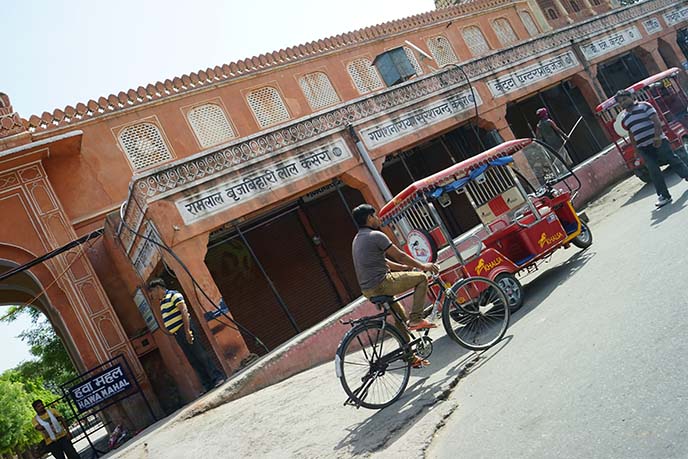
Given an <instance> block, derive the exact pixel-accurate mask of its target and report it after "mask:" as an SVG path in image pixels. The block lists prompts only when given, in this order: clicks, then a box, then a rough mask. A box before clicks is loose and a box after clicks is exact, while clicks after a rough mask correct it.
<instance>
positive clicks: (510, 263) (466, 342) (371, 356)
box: [335, 139, 592, 408]
mask: <svg viewBox="0 0 688 459" xmlns="http://www.w3.org/2000/svg"><path fill="white" fill-rule="evenodd" d="M570 183H573V187H572V186H571V185H570ZM555 185H556V186H559V187H561V188H555ZM579 188H580V181H579V180H578V179H577V177H576V176H575V174H574V173H573V172H572V171H571V170H570V169H568V167H567V166H566V165H565V163H564V162H563V161H562V160H561V158H560V157H559V156H558V155H557V154H556V153H554V152H553V151H552V150H551V149H550V148H549V147H548V146H546V145H545V144H543V143H540V142H538V141H536V140H533V139H519V140H513V141H509V142H504V143H502V144H501V145H499V146H497V147H494V148H492V149H490V150H488V151H485V152H483V153H481V154H479V155H477V156H475V157H473V158H470V159H468V160H466V161H463V162H461V163H458V164H455V165H453V166H451V167H449V168H447V169H445V170H443V171H440V172H438V173H436V174H434V175H431V176H429V177H427V178H425V179H422V180H419V181H417V182H414V183H413V184H411V185H409V186H408V187H407V188H406V189H404V190H403V191H402V192H400V193H399V194H398V195H397V196H395V197H394V198H393V199H392V200H391V201H390V202H389V203H387V204H386V205H385V206H384V207H383V208H382V209H381V210H380V212H379V216H380V218H381V220H382V222H383V225H385V226H387V227H389V228H390V229H391V230H392V232H393V233H394V234H395V236H396V238H397V239H398V240H399V241H400V243H402V244H404V246H405V249H406V250H407V252H408V253H409V254H410V255H411V256H413V257H415V258H417V259H419V260H421V261H423V262H439V263H440V266H441V268H442V273H443V276H444V279H440V278H435V279H433V281H432V282H431V291H433V292H434V293H435V301H434V304H433V305H432V307H431V308H428V309H429V311H427V312H428V313H429V315H430V317H431V320H435V319H436V318H437V316H438V315H439V313H440V312H441V314H442V323H443V326H444V328H445V331H446V332H447V334H448V336H449V337H450V338H451V339H453V340H454V341H456V342H457V343H459V344H460V345H462V346H464V347H466V348H468V349H473V350H483V349H487V348H489V347H490V346H492V345H494V344H495V343H497V342H498V341H499V340H500V339H501V338H502V337H503V336H504V333H505V332H506V328H507V327H508V322H509V316H510V310H511V309H516V308H518V307H519V306H520V305H521V304H522V302H523V290H522V287H521V284H520V282H519V281H518V280H517V278H516V276H515V274H517V273H518V272H520V271H523V270H529V269H534V267H536V266H537V263H538V262H539V261H541V260H543V259H545V258H546V257H548V256H549V255H551V254H552V253H553V252H554V251H555V250H557V249H558V248H561V247H568V245H569V244H571V243H573V244H575V245H577V246H579V247H582V248H584V247H588V246H589V245H590V244H591V243H592V235H591V233H590V230H589V228H588V227H587V225H586V224H585V223H584V222H582V221H581V219H580V218H579V216H578V214H577V213H576V211H575V209H574V208H573V204H572V203H571V199H572V196H573V195H574V194H575V192H576V191H577V190H578V189H579ZM461 195H465V197H466V198H467V199H468V201H469V202H470V203H471V205H472V207H473V209H475V212H476V213H477V216H478V218H479V220H480V222H481V225H479V226H477V227H475V228H473V229H472V230H470V231H468V232H466V233H465V234H462V235H460V236H459V237H457V238H452V237H451V233H450V232H449V231H448V229H447V226H446V224H445V222H444V220H443V217H442V215H441V214H440V212H438V208H437V205H439V206H440V207H448V206H449V205H450V204H451V200H452V196H461ZM410 294H411V293H409V294H406V295H403V296H402V297H400V298H396V299H394V298H391V297H376V298H371V299H370V300H371V301H372V302H373V303H375V304H377V305H379V306H380V307H382V308H383V309H384V311H383V312H382V313H380V314H378V315H376V316H372V317H363V318H361V319H357V320H352V321H348V322H344V323H348V324H350V325H351V326H352V329H351V330H349V332H348V333H347V334H346V335H345V337H344V338H343V340H342V342H341V344H340V346H339V348H338V350H337V355H336V359H335V366H336V371H337V376H338V377H339V378H340V381H341V383H342V386H343V387H344V390H345V391H346V393H347V394H348V396H349V399H348V400H347V402H346V403H352V404H354V405H356V406H357V407H358V406H364V407H366V408H384V407H385V406H388V405H389V404H391V403H393V402H394V401H396V400H397V399H398V398H399V397H401V395H402V393H403V391H404V389H405V387H406V384H407V383H408V378H409V373H410V369H411V363H410V360H409V357H410V356H411V355H412V354H413V353H414V352H415V353H416V354H417V355H420V356H421V357H424V356H427V355H429V354H430V353H431V352H432V340H431V339H430V338H429V337H428V332H427V331H426V332H425V333H424V335H422V336H420V337H416V336H414V335H413V334H411V333H409V335H410V337H411V340H410V342H406V340H405V339H404V337H403V336H402V333H400V331H399V330H397V329H396V327H394V326H393V325H391V324H389V323H387V321H386V319H387V317H388V315H390V314H395V315H396V313H395V312H394V311H393V310H390V308H389V303H390V302H392V301H394V300H401V299H403V298H406V297H408V296H409V295H410ZM397 319H399V318H398V317H397ZM405 331H406V332H407V333H408V330H405ZM383 378H386V380H385V381H386V382H384V383H382V382H381V380H382V379H383ZM371 399H372V400H371Z"/></svg>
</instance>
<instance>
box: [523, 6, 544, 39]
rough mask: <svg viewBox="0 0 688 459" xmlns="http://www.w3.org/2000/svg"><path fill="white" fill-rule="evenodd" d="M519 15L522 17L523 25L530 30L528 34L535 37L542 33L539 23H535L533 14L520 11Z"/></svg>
mask: <svg viewBox="0 0 688 459" xmlns="http://www.w3.org/2000/svg"><path fill="white" fill-rule="evenodd" d="M518 15H519V16H520V17H521V21H522V22H523V26H524V27H525V28H526V30H527V31H528V35H530V36H531V37H535V36H537V35H539V34H540V29H538V26H537V24H535V21H534V20H533V16H531V15H530V13H529V12H527V11H520V12H519V13H518Z"/></svg>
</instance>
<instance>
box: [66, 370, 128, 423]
mask: <svg viewBox="0 0 688 459" xmlns="http://www.w3.org/2000/svg"><path fill="white" fill-rule="evenodd" d="M131 387H132V384H131V382H130V381H129V378H127V375H126V374H125V373H124V370H123V369H122V365H119V364H118V365H114V366H112V367H110V368H109V369H108V370H106V371H104V372H102V373H100V374H98V375H96V376H93V377H91V378H89V379H88V380H86V381H84V382H81V383H79V384H78V385H76V386H74V387H72V388H70V389H69V393H70V395H71V397H72V400H74V403H75V404H76V407H77V408H78V409H79V412H80V413H83V412H84V411H87V410H89V409H91V408H93V407H94V406H96V405H99V404H101V403H103V402H105V401H106V400H108V399H110V398H112V397H114V396H116V395H118V394H121V393H122V392H125V391H126V390H128V389H129V388H131Z"/></svg>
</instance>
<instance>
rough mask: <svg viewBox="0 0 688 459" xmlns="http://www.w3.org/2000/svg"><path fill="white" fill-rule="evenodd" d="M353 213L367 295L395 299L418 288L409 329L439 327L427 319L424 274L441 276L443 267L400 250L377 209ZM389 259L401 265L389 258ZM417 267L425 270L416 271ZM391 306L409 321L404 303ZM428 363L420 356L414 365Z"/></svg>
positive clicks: (355, 251)
mask: <svg viewBox="0 0 688 459" xmlns="http://www.w3.org/2000/svg"><path fill="white" fill-rule="evenodd" d="M352 213H353V217H354V220H355V221H356V224H357V225H358V228H359V230H358V233H357V234H356V236H355V237H354V241H353V243H352V248H351V251H352V255H353V261H354V268H355V270H356V277H357V278H358V283H359V285H360V286H361V292H362V293H363V295H364V296H365V297H366V298H370V297H373V296H377V295H389V296H394V295H398V294H400V293H403V292H406V291H408V290H411V289H414V294H413V308H412V309H411V318H410V320H408V328H409V329H410V330H421V329H425V328H435V327H437V325H435V324H433V323H432V322H428V321H427V320H425V319H424V318H423V307H424V306H425V297H426V295H427V292H428V278H427V277H426V275H425V274H424V273H423V272H422V271H429V272H432V273H434V274H437V273H439V270H440V268H439V266H437V265H436V264H433V263H421V262H419V261H417V260H415V259H413V258H411V257H410V256H408V255H407V254H406V253H404V252H403V251H401V250H399V248H398V247H397V246H395V245H394V244H393V243H392V241H391V240H390V239H389V238H388V237H387V235H386V234H385V233H383V232H382V231H380V226H381V223H380V219H379V218H378V216H377V212H376V210H375V208H374V207H373V206H371V205H370V204H361V205H360V206H358V207H356V208H355V209H354V210H353V212H352ZM387 256H389V257H390V258H393V259H394V260H396V261H397V262H398V263H395V262H393V261H391V260H389V259H387ZM402 263H403V264H402ZM413 268H417V269H419V270H421V271H412V269H413ZM391 307H392V308H393V309H394V310H395V311H396V312H397V314H399V316H400V317H402V318H403V319H404V320H407V316H406V311H405V310H404V308H403V306H402V305H401V304H399V303H398V302H395V303H393V304H392V305H391ZM397 326H398V328H399V330H400V331H401V332H402V334H404V335H405V336H404V337H405V338H406V340H407V341H409V340H410V337H409V336H408V334H407V333H405V331H404V327H403V325H402V324H399V323H397ZM428 364H429V362H428V361H427V360H423V359H420V358H419V357H416V358H415V360H414V362H413V365H414V367H420V366H423V365H428Z"/></svg>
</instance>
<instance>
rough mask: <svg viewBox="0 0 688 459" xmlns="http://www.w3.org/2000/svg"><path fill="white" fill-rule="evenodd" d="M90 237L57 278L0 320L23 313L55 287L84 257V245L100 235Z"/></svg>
mask: <svg viewBox="0 0 688 459" xmlns="http://www.w3.org/2000/svg"><path fill="white" fill-rule="evenodd" d="M92 234H93V233H91V235H92ZM91 235H89V237H87V238H86V240H84V242H83V243H81V244H80V247H79V253H78V254H77V256H75V257H74V259H73V260H72V261H70V262H69V263H68V264H67V266H66V267H65V268H64V269H63V270H62V272H60V274H58V275H57V276H54V278H53V280H52V282H50V283H49V284H48V285H47V286H45V287H43V288H41V291H40V292H38V294H36V295H35V296H34V297H33V298H31V299H30V300H29V301H27V302H26V303H24V304H22V305H21V306H18V307H17V308H15V309H14V310H12V311H11V312H8V313H7V314H5V315H4V316H2V319H6V318H8V317H10V316H16V315H17V314H19V313H20V312H21V311H23V310H24V309H25V308H27V307H29V306H31V305H32V304H33V303H34V301H36V300H37V299H38V298H40V297H41V296H43V295H45V294H46V293H48V289H50V287H52V286H53V285H55V283H56V282H57V281H58V280H60V279H61V278H62V277H63V276H64V275H65V274H66V273H67V271H68V270H69V268H71V267H72V265H73V264H74V263H76V261H77V260H78V259H79V258H81V257H82V256H83V255H84V253H85V252H86V249H85V248H84V244H86V243H87V242H89V241H95V239H96V238H98V237H100V236H102V234H98V235H95V236H94V237H91ZM91 247H93V243H92V242H91V244H90V245H89V246H88V248H89V249H90V248H91Z"/></svg>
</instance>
